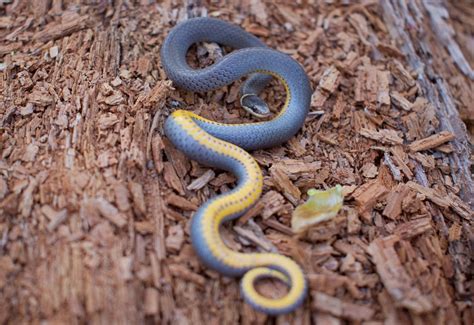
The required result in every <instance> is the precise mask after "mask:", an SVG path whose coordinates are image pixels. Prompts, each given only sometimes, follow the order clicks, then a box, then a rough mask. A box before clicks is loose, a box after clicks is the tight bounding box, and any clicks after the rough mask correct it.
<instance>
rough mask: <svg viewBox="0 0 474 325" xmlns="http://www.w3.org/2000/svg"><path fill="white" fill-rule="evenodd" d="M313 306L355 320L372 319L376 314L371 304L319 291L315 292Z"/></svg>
mask: <svg viewBox="0 0 474 325" xmlns="http://www.w3.org/2000/svg"><path fill="white" fill-rule="evenodd" d="M313 308H314V309H316V310H320V311H324V312H327V313H330V314H331V315H334V316H337V317H342V318H345V319H349V320H353V321H364V320H370V319H372V317H373V315H374V314H375V311H374V310H373V309H372V308H371V307H369V306H364V305H359V304H354V303H350V302H345V301H343V300H341V299H339V298H336V297H331V296H330V295H327V294H325V293H322V292H317V291H315V292H314V293H313Z"/></svg>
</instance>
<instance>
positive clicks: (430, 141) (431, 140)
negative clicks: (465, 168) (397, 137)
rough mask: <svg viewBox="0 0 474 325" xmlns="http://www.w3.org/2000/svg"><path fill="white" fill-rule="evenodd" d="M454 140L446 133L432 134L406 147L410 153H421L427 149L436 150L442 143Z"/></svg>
mask: <svg viewBox="0 0 474 325" xmlns="http://www.w3.org/2000/svg"><path fill="white" fill-rule="evenodd" d="M454 139H455V135H454V134H453V133H451V132H448V131H441V132H440V133H437V134H433V135H432V136H429V137H427V138H424V139H420V140H417V141H415V142H412V143H411V144H410V145H409V146H408V147H409V148H410V150H411V151H412V152H417V151H423V150H428V149H433V148H436V147H438V146H440V145H442V144H443V143H446V142H448V141H452V140H454Z"/></svg>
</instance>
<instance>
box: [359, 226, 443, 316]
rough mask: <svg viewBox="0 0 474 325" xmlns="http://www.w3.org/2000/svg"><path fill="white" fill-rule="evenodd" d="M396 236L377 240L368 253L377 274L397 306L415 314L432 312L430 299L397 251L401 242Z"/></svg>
mask: <svg viewBox="0 0 474 325" xmlns="http://www.w3.org/2000/svg"><path fill="white" fill-rule="evenodd" d="M399 240H400V239H399V237H398V236H396V235H393V236H388V237H385V238H378V239H375V240H374V241H373V242H372V243H370V245H369V247H368V252H369V254H370V255H371V256H372V258H373V261H374V263H375V267H376V269H377V273H378V275H379V276H380V279H381V280H382V283H383V284H384V286H385V289H387V291H388V293H389V294H390V296H391V297H392V299H393V300H394V302H395V304H396V305H397V306H400V307H405V308H407V309H409V310H410V311H412V312H414V313H415V314H421V313H426V312H429V311H432V310H433V309H434V306H433V304H432V302H431V300H430V298H429V297H428V296H426V295H424V294H422V293H421V292H420V290H419V289H418V287H417V286H415V285H414V280H413V279H412V278H411V277H410V276H409V275H408V273H407V271H406V270H405V268H404V267H403V265H402V263H401V261H400V258H399V256H398V255H397V252H396V250H395V247H394V245H395V243H397V242H398V241H399Z"/></svg>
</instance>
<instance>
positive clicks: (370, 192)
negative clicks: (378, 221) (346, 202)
mask: <svg viewBox="0 0 474 325" xmlns="http://www.w3.org/2000/svg"><path fill="white" fill-rule="evenodd" d="M387 193H388V189H387V188H386V187H385V186H384V185H383V184H382V183H380V181H379V180H377V179H376V180H373V181H370V182H367V183H365V184H363V185H362V186H359V188H358V189H356V190H355V191H354V193H352V197H353V198H354V200H355V201H356V203H357V206H358V207H359V212H360V213H361V214H362V216H364V218H366V219H367V218H368V219H370V216H369V215H370V212H371V210H372V208H373V207H374V206H375V204H376V203H377V202H378V200H380V199H381V198H383V197H384V196H385V195H386V194H387Z"/></svg>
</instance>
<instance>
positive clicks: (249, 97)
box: [240, 94, 270, 118]
mask: <svg viewBox="0 0 474 325" xmlns="http://www.w3.org/2000/svg"><path fill="white" fill-rule="evenodd" d="M240 105H241V106H242V107H243V108H244V109H245V110H246V111H247V112H249V113H250V114H252V115H253V116H256V117H260V118H262V117H267V116H269V115H270V109H269V108H268V106H267V103H265V101H263V99H261V98H260V97H258V96H257V95H255V94H245V95H243V96H242V97H240Z"/></svg>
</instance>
